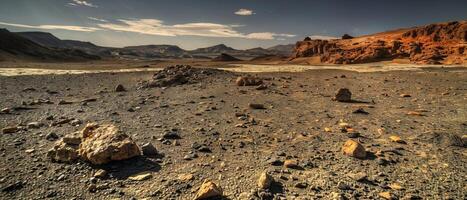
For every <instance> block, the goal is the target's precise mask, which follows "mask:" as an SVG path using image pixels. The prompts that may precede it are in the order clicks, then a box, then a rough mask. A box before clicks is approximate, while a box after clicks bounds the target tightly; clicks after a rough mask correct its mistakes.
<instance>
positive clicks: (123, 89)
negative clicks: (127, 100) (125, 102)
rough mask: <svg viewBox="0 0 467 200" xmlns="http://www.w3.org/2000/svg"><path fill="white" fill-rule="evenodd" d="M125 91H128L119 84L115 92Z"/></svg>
mask: <svg viewBox="0 0 467 200" xmlns="http://www.w3.org/2000/svg"><path fill="white" fill-rule="evenodd" d="M125 91H126V89H125V87H124V86H123V85H122V84H118V85H117V86H115V92H125Z"/></svg>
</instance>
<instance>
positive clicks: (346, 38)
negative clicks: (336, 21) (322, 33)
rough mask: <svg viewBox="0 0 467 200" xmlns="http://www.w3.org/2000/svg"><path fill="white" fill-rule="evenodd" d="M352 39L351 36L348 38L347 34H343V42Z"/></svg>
mask: <svg viewBox="0 0 467 200" xmlns="http://www.w3.org/2000/svg"><path fill="white" fill-rule="evenodd" d="M353 38H354V37H353V36H350V35H349V34H347V33H346V34H344V35H343V36H342V39H343V40H348V39H353Z"/></svg>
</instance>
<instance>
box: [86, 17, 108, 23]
mask: <svg viewBox="0 0 467 200" xmlns="http://www.w3.org/2000/svg"><path fill="white" fill-rule="evenodd" d="M88 19H90V20H93V21H98V22H109V21H107V20H105V19H100V18H96V17H88Z"/></svg>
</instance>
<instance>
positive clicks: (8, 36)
mask: <svg viewBox="0 0 467 200" xmlns="http://www.w3.org/2000/svg"><path fill="white" fill-rule="evenodd" d="M19 59H20V60H40V61H84V60H97V59H100V57H99V56H96V55H91V54H88V53H86V52H84V51H82V50H79V49H77V48H71V49H70V48H53V47H46V46H43V45H41V44H38V43H36V42H34V41H32V40H29V39H27V38H25V37H23V36H21V35H20V34H16V33H12V32H10V31H8V30H6V29H0V61H2V60H19Z"/></svg>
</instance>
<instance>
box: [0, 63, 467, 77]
mask: <svg viewBox="0 0 467 200" xmlns="http://www.w3.org/2000/svg"><path fill="white" fill-rule="evenodd" d="M210 68H217V69H221V70H226V71H232V72H247V73H266V72H303V71H306V70H347V71H355V72H361V73H369V72H387V71H422V70H423V69H424V68H439V69H441V68H446V69H449V68H451V69H452V68H459V69H460V71H465V69H467V67H466V66H461V65H458V66H456V65H412V64H389V65H388V64H385V65H375V64H360V65H291V64H279V65H277V64H275V65H264V64H230V65H228V67H214V66H211V67H210ZM161 69H162V68H128V69H121V68H120V69H79V70H78V69H69V70H68V69H41V68H0V76H24V75H48V74H56V75H61V74H88V73H125V72H144V71H148V72H152V71H159V70H161Z"/></svg>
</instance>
